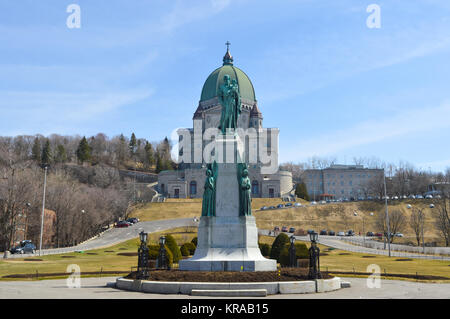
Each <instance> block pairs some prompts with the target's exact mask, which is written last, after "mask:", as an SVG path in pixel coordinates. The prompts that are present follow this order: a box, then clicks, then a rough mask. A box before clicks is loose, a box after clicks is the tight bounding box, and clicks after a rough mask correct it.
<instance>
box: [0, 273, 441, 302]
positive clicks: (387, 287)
mask: <svg viewBox="0 0 450 319" xmlns="http://www.w3.org/2000/svg"><path fill="white" fill-rule="evenodd" d="M115 280H116V278H115V277H105V278H81V288H67V286H66V280H65V279H57V280H41V281H0V299H34V298H43V299H73V298H76V299H78V298H85V299H110V298H116V299H122V298H126V299H130V298H133V299H186V298H189V299H192V298H205V297H195V296H187V295H162V294H147V293H139V292H130V291H123V290H118V289H115V288H113V287H108V286H107V284H108V283H110V282H115ZM345 281H349V282H351V284H352V286H351V288H345V289H340V290H337V291H333V292H327V293H321V294H305V295H271V296H268V297H267V298H270V299H317V298H326V299H342V298H346V299H349V298H351V299H354V298H357V299H360V298H363V299H366V298H383V299H386V298H408V299H411V298H440V299H449V298H450V284H427V283H416V282H408V281H398V280H382V281H381V288H372V289H369V288H367V285H366V279H364V278H345ZM227 299H228V298H227ZM252 299H254V298H252Z"/></svg>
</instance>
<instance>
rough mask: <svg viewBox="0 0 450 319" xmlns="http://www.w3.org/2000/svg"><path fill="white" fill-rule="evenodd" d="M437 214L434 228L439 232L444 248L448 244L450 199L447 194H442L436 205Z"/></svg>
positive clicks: (449, 235) (449, 237)
mask: <svg viewBox="0 0 450 319" xmlns="http://www.w3.org/2000/svg"><path fill="white" fill-rule="evenodd" d="M436 210H437V212H438V214H437V217H436V220H435V226H436V229H437V230H438V232H439V235H440V237H441V238H442V239H443V240H444V241H445V246H447V247H448V246H449V243H450V214H449V212H450V199H449V196H448V194H446V193H444V194H443V198H442V200H441V201H440V202H439V204H437V205H436Z"/></svg>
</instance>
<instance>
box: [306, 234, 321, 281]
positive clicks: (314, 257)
mask: <svg viewBox="0 0 450 319" xmlns="http://www.w3.org/2000/svg"><path fill="white" fill-rule="evenodd" d="M318 238H319V234H317V233H316V232H312V233H310V234H309V239H310V240H311V247H310V248H309V274H308V278H309V279H319V278H322V274H321V273H320V260H319V256H320V249H319V247H317V239H318Z"/></svg>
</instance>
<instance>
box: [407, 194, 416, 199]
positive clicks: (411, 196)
mask: <svg viewBox="0 0 450 319" xmlns="http://www.w3.org/2000/svg"><path fill="white" fill-rule="evenodd" d="M408 198H410V199H415V198H416V196H414V195H409V196H408Z"/></svg>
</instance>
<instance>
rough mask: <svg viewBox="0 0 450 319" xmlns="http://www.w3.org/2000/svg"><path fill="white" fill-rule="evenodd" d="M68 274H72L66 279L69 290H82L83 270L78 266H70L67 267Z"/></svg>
mask: <svg viewBox="0 0 450 319" xmlns="http://www.w3.org/2000/svg"><path fill="white" fill-rule="evenodd" d="M66 272H68V273H72V274H71V275H70V276H69V277H68V278H67V279H66V285H67V288H80V287H81V269H80V266H78V265H77V264H70V265H68V266H67V269H66Z"/></svg>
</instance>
